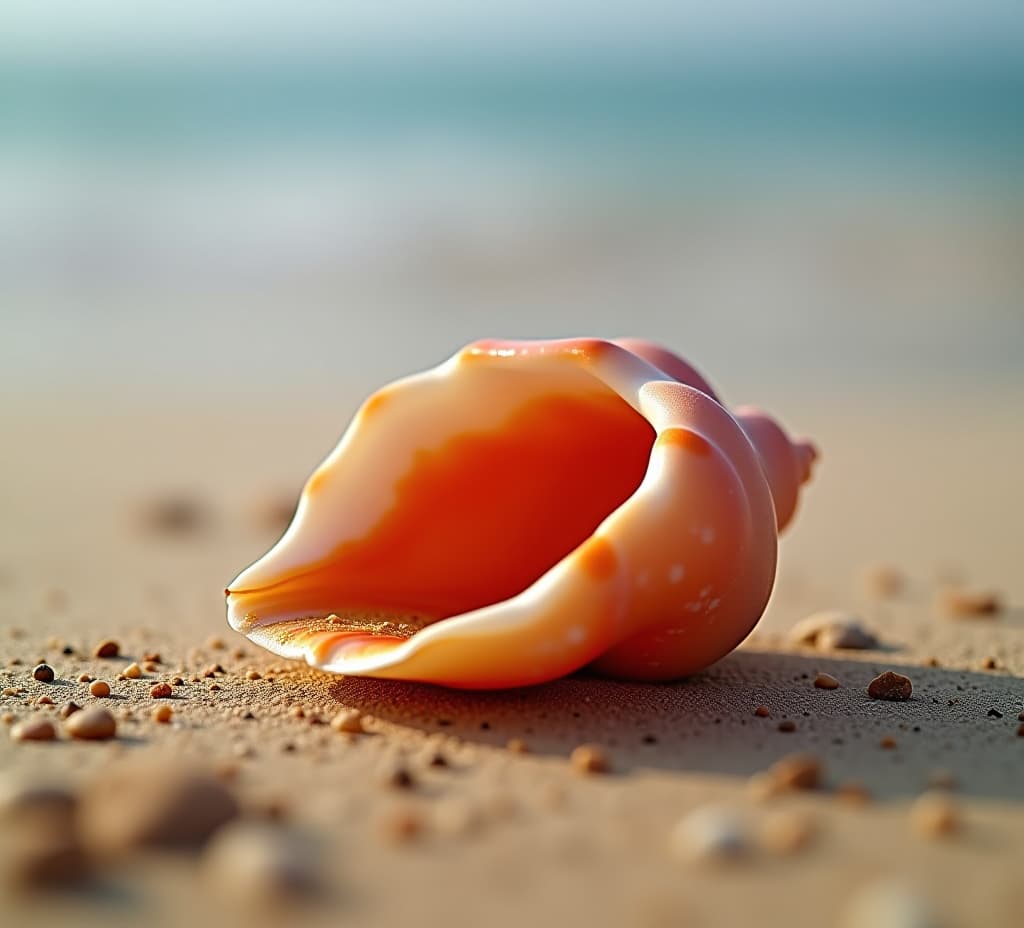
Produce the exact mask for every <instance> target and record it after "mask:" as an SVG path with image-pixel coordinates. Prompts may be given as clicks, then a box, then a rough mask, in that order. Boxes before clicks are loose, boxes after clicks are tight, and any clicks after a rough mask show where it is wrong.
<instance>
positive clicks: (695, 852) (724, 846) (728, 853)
mask: <svg viewBox="0 0 1024 928" xmlns="http://www.w3.org/2000/svg"><path fill="white" fill-rule="evenodd" d="M668 847H669V853H670V854H671V855H672V856H673V857H674V858H675V859H676V860H679V861H692V862H709V863H718V862H724V861H733V860H738V859H740V858H742V857H744V856H746V854H747V853H748V851H749V849H750V848H749V845H748V841H747V836H746V830H745V828H744V827H743V823H742V821H741V820H740V819H739V817H738V816H737V815H736V813H735V812H733V811H732V810H731V809H725V808H720V807H718V806H703V807H701V808H699V809H695V810H694V811H693V812H690V813H689V814H688V815H686V816H684V817H683V818H682V819H680V820H679V822H678V823H677V824H676V825H675V826H674V827H673V828H672V830H671V831H670V832H669V838H668Z"/></svg>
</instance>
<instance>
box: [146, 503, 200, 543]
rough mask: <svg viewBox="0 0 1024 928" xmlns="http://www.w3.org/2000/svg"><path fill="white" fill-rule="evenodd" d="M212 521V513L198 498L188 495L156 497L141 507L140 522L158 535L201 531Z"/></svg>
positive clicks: (147, 529)
mask: <svg viewBox="0 0 1024 928" xmlns="http://www.w3.org/2000/svg"><path fill="white" fill-rule="evenodd" d="M210 521H211V513H210V512H209V511H208V510H207V509H206V507H205V506H204V505H203V504H202V503H201V502H199V501H198V500H195V499H192V498H190V497H188V496H168V497H166V498H164V499H154V500H151V501H149V502H148V503H146V504H145V505H143V506H142V507H140V509H139V512H138V523H139V525H140V527H142V528H143V529H145V530H146V531H148V532H152V533H153V534H158V535H179V536H181V535H189V534H193V533H195V532H198V531H201V530H203V529H205V528H206V527H207V525H208V524H209V523H210Z"/></svg>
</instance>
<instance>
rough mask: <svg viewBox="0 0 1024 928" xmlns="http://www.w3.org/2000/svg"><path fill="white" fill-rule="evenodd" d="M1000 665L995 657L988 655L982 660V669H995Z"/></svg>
mask: <svg viewBox="0 0 1024 928" xmlns="http://www.w3.org/2000/svg"><path fill="white" fill-rule="evenodd" d="M998 666H999V664H998V662H997V661H996V659H995V658H994V657H986V658H985V660H983V661H982V662H981V669H982V670H995V669H996V668H997V667H998Z"/></svg>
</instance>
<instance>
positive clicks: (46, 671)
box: [32, 664, 56, 683]
mask: <svg viewBox="0 0 1024 928" xmlns="http://www.w3.org/2000/svg"><path fill="white" fill-rule="evenodd" d="M54 676H56V675H55V674H54V672H53V668H52V667H51V666H50V665H49V664H36V666H35V667H34V668H33V669H32V679H33V680H38V681H39V682H40V683H53V678H54Z"/></svg>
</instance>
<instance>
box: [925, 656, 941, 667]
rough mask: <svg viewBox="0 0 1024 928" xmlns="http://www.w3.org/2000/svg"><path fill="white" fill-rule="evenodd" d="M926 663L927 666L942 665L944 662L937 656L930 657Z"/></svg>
mask: <svg viewBox="0 0 1024 928" xmlns="http://www.w3.org/2000/svg"><path fill="white" fill-rule="evenodd" d="M924 664H925V666H926V667H941V666H942V664H941V663H940V661H939V659H938V658H937V657H929V658H928V659H927V660H926V661H925V662H924Z"/></svg>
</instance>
